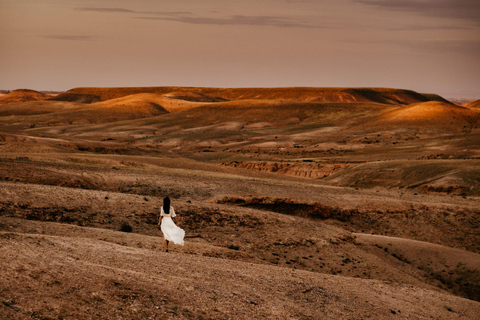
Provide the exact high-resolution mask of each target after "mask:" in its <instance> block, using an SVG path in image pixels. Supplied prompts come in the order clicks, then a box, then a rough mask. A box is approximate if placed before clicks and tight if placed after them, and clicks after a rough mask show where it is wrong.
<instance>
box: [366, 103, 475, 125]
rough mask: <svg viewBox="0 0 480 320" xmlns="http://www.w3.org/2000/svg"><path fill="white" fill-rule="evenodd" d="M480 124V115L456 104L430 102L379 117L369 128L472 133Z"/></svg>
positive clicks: (416, 104) (412, 105)
mask: <svg viewBox="0 0 480 320" xmlns="http://www.w3.org/2000/svg"><path fill="white" fill-rule="evenodd" d="M479 124H480V113H479V112H477V111H474V110H470V109H468V108H465V107H460V106H457V105H454V104H450V103H445V102H437V101H429V102H422V103H414V104H410V105H407V106H405V107H401V108H398V109H396V110H392V111H389V112H386V113H384V114H382V115H379V116H378V117H376V118H373V119H371V120H370V121H368V122H367V123H364V124H362V125H363V126H365V127H369V128H379V127H381V128H387V127H388V128H394V127H397V128H407V127H409V128H411V127H415V128H420V129H425V128H435V129H437V130H442V129H443V130H449V131H454V132H458V131H466V132H470V131H471V130H472V129H473V128H475V127H477V126H478V125H479Z"/></svg>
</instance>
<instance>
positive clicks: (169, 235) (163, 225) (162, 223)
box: [158, 197, 185, 252]
mask: <svg viewBox="0 0 480 320" xmlns="http://www.w3.org/2000/svg"><path fill="white" fill-rule="evenodd" d="M172 218H173V219H174V220H175V222H176V223H177V224H179V223H178V219H177V215H176V214H175V210H173V207H172V206H170V198H169V197H165V199H163V207H162V209H161V211H160V220H158V226H159V227H160V229H161V230H162V232H163V240H164V242H165V251H166V252H168V243H169V242H170V241H172V242H173V243H175V244H179V245H181V246H183V237H185V231H184V230H183V229H181V228H179V227H177V226H176V225H175V223H174V222H173V220H172Z"/></svg>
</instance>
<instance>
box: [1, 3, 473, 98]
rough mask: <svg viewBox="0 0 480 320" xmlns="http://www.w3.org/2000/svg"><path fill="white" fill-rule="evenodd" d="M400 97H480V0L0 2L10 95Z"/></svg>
mask: <svg viewBox="0 0 480 320" xmlns="http://www.w3.org/2000/svg"><path fill="white" fill-rule="evenodd" d="M128 86H130V87H131V86H133V87H137V86H206V87H292V86H295V87H304V86H307V87H391V88H401V89H411V90H415V91H418V92H422V93H437V94H440V95H442V96H444V97H446V98H466V99H479V98H480V1H479V0H241V1H240V0H236V1H235V0H135V1H132V0H0V89H5V90H13V89H18V88H28V89H34V90H53V91H63V90H68V89H71V88H74V87H128Z"/></svg>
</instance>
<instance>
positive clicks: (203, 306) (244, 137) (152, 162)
mask: <svg viewBox="0 0 480 320" xmlns="http://www.w3.org/2000/svg"><path fill="white" fill-rule="evenodd" d="M165 196H169V197H170V198H171V199H172V205H173V206H174V208H175V211H176V212H177V214H178V216H179V221H180V226H181V227H182V228H184V229H185V231H186V239H185V246H183V247H181V246H171V250H170V252H168V253H166V252H164V249H163V238H162V234H161V231H160V230H158V227H157V222H158V216H159V211H160V207H161V205H162V199H163V198H164V197H165ZM479 243H480V107H479V101H473V102H470V103H468V104H465V105H457V104H454V103H452V102H450V101H448V100H446V99H444V98H442V97H440V96H438V95H436V94H430V93H428V94H426V93H418V92H414V91H411V90H401V89H389V88H238V89H233V88H193V87H192V88H190V87H143V88H140V87H139V88H75V89H71V90H69V91H66V92H62V93H48V94H47V93H41V92H37V91H33V90H26V89H21V90H15V91H12V92H9V93H7V92H5V93H4V94H2V96H1V97H0V245H1V250H0V270H1V273H0V302H1V303H0V318H2V319H480V316H479V315H480V246H479Z"/></svg>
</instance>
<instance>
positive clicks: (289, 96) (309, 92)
mask: <svg viewBox="0 0 480 320" xmlns="http://www.w3.org/2000/svg"><path fill="white" fill-rule="evenodd" d="M138 93H155V94H162V95H165V94H169V93H175V95H176V96H182V94H185V95H187V96H190V97H191V96H192V95H195V94H197V95H206V96H209V97H210V98H211V99H224V100H247V99H254V100H257V99H259V100H286V101H296V102H316V103H327V102H330V103H348V102H375V103H382V104H393V105H407V104H411V103H416V102H426V101H441V102H447V100H445V99H443V98H442V97H440V96H438V95H434V94H421V93H418V92H415V91H412V90H403V89H391V88H314V87H285V88H202V87H125V88H74V89H70V90H68V91H67V92H64V93H62V94H59V95H58V96H57V97H55V98H53V99H54V100H57V101H72V102H81V103H92V102H99V101H105V100H110V99H115V98H120V97H123V96H127V95H133V94H138Z"/></svg>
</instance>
